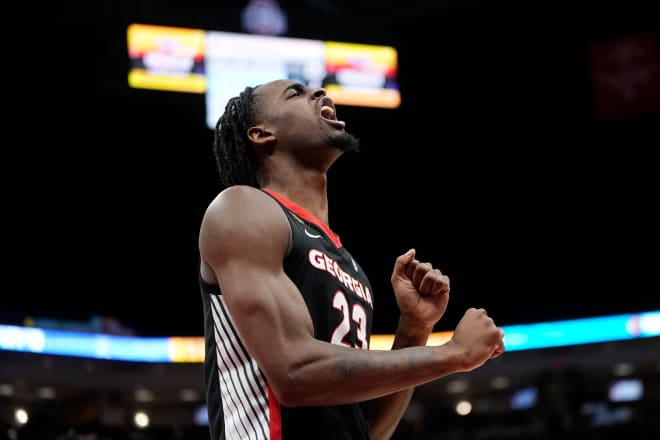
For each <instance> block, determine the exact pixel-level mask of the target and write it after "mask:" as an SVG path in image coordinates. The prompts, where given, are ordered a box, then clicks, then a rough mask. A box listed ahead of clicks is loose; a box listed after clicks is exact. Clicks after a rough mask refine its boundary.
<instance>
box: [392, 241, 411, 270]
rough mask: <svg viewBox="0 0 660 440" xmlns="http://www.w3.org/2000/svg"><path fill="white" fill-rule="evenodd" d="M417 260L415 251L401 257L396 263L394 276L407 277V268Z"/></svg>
mask: <svg viewBox="0 0 660 440" xmlns="http://www.w3.org/2000/svg"><path fill="white" fill-rule="evenodd" d="M413 258H415V249H414V248H413V249H410V250H409V251H408V252H406V253H405V254H403V255H399V256H398V257H397V259H396V261H395V262H394V272H393V273H392V275H393V276H395V277H396V276H399V275H405V273H406V266H407V265H408V264H409V263H410V262H411V261H412V260H413Z"/></svg>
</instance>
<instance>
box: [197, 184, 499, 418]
mask: <svg viewBox="0 0 660 440" xmlns="http://www.w3.org/2000/svg"><path fill="white" fill-rule="evenodd" d="M289 234H290V230H289V225H288V222H287V220H286V217H285V215H284V213H283V212H282V210H281V208H280V207H279V205H277V203H276V202H275V201H273V200H272V199H271V198H270V197H269V196H267V195H265V194H263V193H262V192H260V191H258V190H254V189H251V188H244V187H233V188H230V189H229V190H226V191H225V192H224V193H223V194H221V195H220V196H219V197H218V198H217V199H216V200H215V201H214V202H213V203H212V204H211V206H210V207H209V209H208V210H207V213H206V214H205V217H204V220H203V222H202V228H201V231H200V252H201V257H202V266H203V271H202V273H203V276H204V277H205V279H206V280H207V281H215V280H217V282H218V283H219V285H220V288H221V291H222V294H223V297H224V299H225V303H226V305H227V308H228V309H229V311H230V312H231V314H232V316H233V318H234V321H235V323H236V326H237V329H238V331H239V333H240V335H241V337H242V338H243V341H244V343H245V345H246V346H247V349H248V350H249V351H250V352H251V353H252V355H253V356H254V358H255V359H256V361H257V362H258V363H259V366H260V367H261V369H262V371H263V372H264V374H265V375H266V377H267V378H268V380H269V382H270V384H271V386H272V389H273V391H274V392H275V394H276V395H277V397H278V399H279V400H280V402H281V403H282V404H284V405H288V406H294V405H329V404H345V403H349V402H358V401H365V400H369V399H373V398H376V397H380V396H384V395H387V394H391V393H394V392H398V391H402V390H405V389H408V388H410V387H413V386H415V385H419V384H422V383H426V382H429V381H431V380H433V379H436V378H438V377H441V376H444V375H446V374H449V373H452V372H456V371H467V370H469V369H471V368H474V367H475V366H476V364H475V361H474V360H471V359H470V358H469V357H468V356H466V354H465V352H464V350H463V349H462V348H461V346H460V345H456V344H449V343H448V344H445V345H444V346H441V347H423V346H420V347H409V348H403V349H400V350H393V351H369V350H360V349H354V348H349V347H344V346H339V345H334V344H330V343H328V342H324V341H320V340H317V339H315V338H314V332H313V324H312V321H311V318H310V316H309V313H308V311H307V308H306V305H305V303H304V301H303V299H302V296H301V295H300V292H299V291H298V289H297V288H296V286H295V285H294V284H293V282H292V281H291V280H290V279H289V278H288V277H287V276H286V274H285V273H284V271H283V267H282V261H283V258H284V255H285V253H286V249H287V246H288V240H289ZM212 278H215V279H212ZM491 325H492V321H491ZM482 333H483V331H482ZM486 340H488V342H486ZM497 341H501V336H495V335H494V334H493V336H492V337H490V339H489V338H484V341H482V343H483V344H486V345H487V346H486V347H484V349H485V350H486V351H488V354H484V355H483V360H480V361H479V362H480V363H483V362H485V361H486V359H487V358H488V357H489V356H490V355H491V354H492V352H493V348H492V347H493V346H494V345H495V343H496V342H497ZM489 346H490V347H489ZM473 364H474V365H473Z"/></svg>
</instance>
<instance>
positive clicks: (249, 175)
mask: <svg viewBox="0 0 660 440" xmlns="http://www.w3.org/2000/svg"><path fill="white" fill-rule="evenodd" d="M254 89H255V88H254V87H246V88H245V90H243V91H242V92H241V93H240V94H239V95H238V96H235V97H233V98H231V99H230V100H229V101H228V102H227V105H226V106H225V111H224V113H223V114H222V116H220V118H219V119H218V122H217V123H216V125H215V134H214V140H213V154H214V155H215V161H216V165H217V168H218V172H219V173H220V181H221V182H222V184H223V185H224V186H225V187H229V186H234V185H249V186H253V187H255V188H258V187H259V183H258V181H257V174H256V171H257V157H256V152H255V149H254V146H253V145H252V142H251V141H250V140H249V139H248V137H247V129H248V128H249V127H251V126H252V125H254V121H255V117H256V112H257V106H258V101H259V99H258V95H256V94H255V93H254Z"/></svg>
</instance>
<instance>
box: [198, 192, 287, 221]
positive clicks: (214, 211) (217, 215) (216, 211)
mask: <svg viewBox="0 0 660 440" xmlns="http://www.w3.org/2000/svg"><path fill="white" fill-rule="evenodd" d="M282 214H283V213H282V210H281V208H280V207H279V205H278V204H277V203H276V202H275V200H273V199H272V197H270V196H269V195H267V194H266V193H264V192H263V191H261V190H260V189H257V188H253V187H250V186H243V185H237V186H232V187H229V188H227V189H225V190H223V191H222V192H220V193H219V194H218V195H217V196H216V197H215V198H214V199H213V200H212V201H211V203H209V206H208V207H207V209H206V212H205V213H204V218H203V222H202V223H203V224H204V223H207V222H209V221H211V222H212V221H217V220H222V223H223V224H225V225H231V224H232V223H233V222H238V223H240V224H244V223H246V222H247V223H251V224H253V225H252V226H255V225H257V224H259V223H261V222H264V223H265V224H268V222H270V221H274V220H276V219H277V217H282Z"/></svg>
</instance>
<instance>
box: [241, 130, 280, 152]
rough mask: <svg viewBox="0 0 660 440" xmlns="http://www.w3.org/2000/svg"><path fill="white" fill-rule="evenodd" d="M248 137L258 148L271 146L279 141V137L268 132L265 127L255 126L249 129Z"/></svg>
mask: <svg viewBox="0 0 660 440" xmlns="http://www.w3.org/2000/svg"><path fill="white" fill-rule="evenodd" d="M247 136H248V139H250V140H251V141H252V142H253V143H254V145H255V146H256V147H257V148H259V147H262V146H264V145H270V144H272V143H273V142H275V140H276V139H277V136H275V134H274V133H272V132H270V131H269V130H267V129H266V128H265V127H264V126H263V125H255V126H254V127H250V128H248V131H247Z"/></svg>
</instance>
